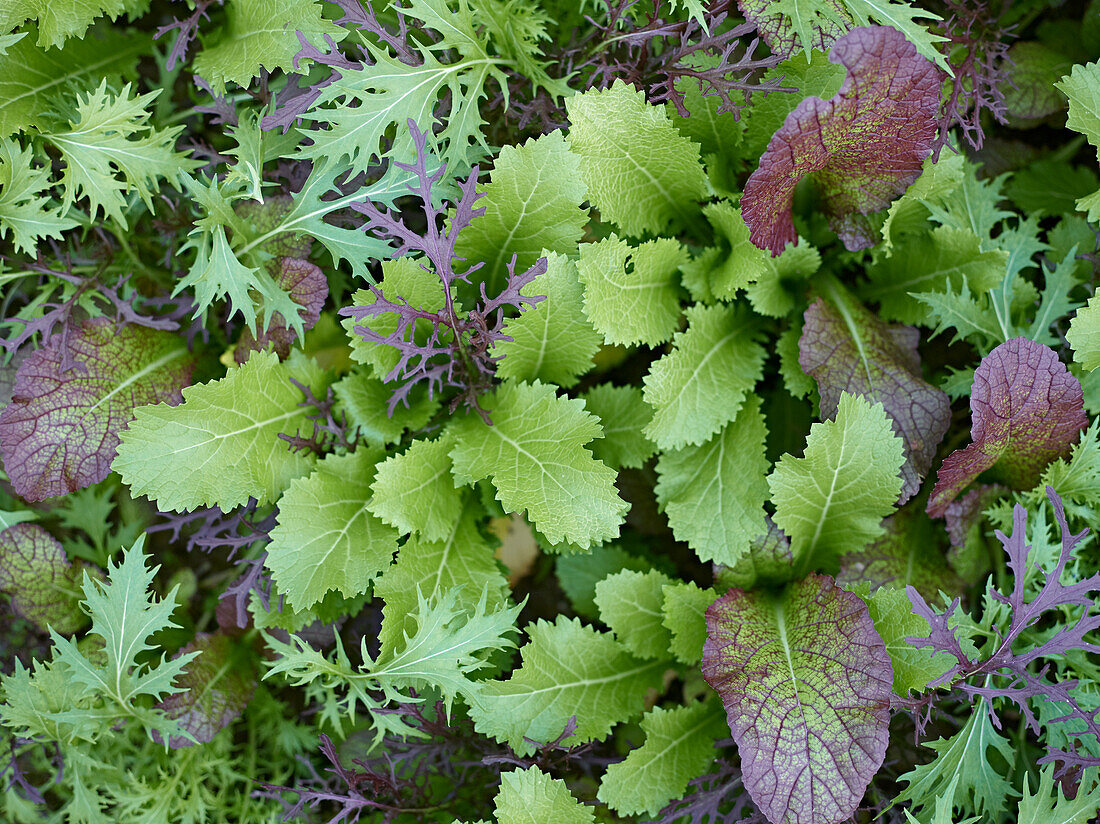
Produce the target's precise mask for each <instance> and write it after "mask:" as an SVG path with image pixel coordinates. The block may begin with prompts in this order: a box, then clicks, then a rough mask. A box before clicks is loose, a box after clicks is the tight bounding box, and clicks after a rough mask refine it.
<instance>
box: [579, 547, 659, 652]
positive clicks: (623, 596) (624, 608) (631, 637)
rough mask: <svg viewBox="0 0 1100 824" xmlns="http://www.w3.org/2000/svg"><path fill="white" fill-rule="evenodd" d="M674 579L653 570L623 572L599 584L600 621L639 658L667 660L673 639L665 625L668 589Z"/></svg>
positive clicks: (609, 576) (597, 585)
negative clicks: (665, 589) (664, 617)
mask: <svg viewBox="0 0 1100 824" xmlns="http://www.w3.org/2000/svg"><path fill="white" fill-rule="evenodd" d="M671 583H672V579H671V578H669V577H668V576H667V575H665V574H664V573H661V572H658V571H657V570H655V569H651V570H649V571H648V572H635V571H633V570H629V569H627V570H623V571H622V572H616V573H615V574H614V575H608V576H607V577H606V578H604V579H603V580H602V581H600V582H599V583H598V584H596V606H597V607H598V608H599V610H600V620H601V621H603V622H604V623H605V624H607V626H609V627H610V628H611V631H612V632H614V633H615V637H616V638H617V639H618V640H619V642H620V643H622V645H623V646H624V647H626V648H627V649H628V650H630V651H631V652H632V653H634V654H635V655H637V656H638V657H639V658H657V659H667V658H668V657H669V648H670V647H671V646H672V636H671V634H670V633H669V631H668V630H667V629H666V628H665V626H664V624H663V623H662V617H663V610H662V606H663V604H664V597H665V596H664V587H665V586H668V585H669V584H671Z"/></svg>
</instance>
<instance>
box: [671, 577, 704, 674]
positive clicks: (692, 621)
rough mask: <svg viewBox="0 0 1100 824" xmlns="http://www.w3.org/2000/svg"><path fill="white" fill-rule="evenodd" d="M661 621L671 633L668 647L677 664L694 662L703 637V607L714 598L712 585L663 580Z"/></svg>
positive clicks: (691, 664)
mask: <svg viewBox="0 0 1100 824" xmlns="http://www.w3.org/2000/svg"><path fill="white" fill-rule="evenodd" d="M663 594H664V602H663V604H662V608H663V610H664V617H663V618H662V619H661V623H663V624H664V625H665V629H667V630H668V631H669V632H671V633H672V643H671V644H669V651H670V652H671V653H672V654H673V655H674V656H676V660H677V661H679V662H680V663H681V664H688V665H689V666H694V665H695V664H698V663H699V659H700V658H701V657H702V655H703V644H704V642H705V641H706V640H707V620H706V610H707V607H709V606H710V605H711V604H713V603H714V602H715V600H717V598H718V593H716V592H715V591H714V590H713V589H699V587H698V586H696V585H695V584H694V583H692V582H690V581H686V582H683V581H677V582H676V583H674V584H666V585H665V587H664V589H663Z"/></svg>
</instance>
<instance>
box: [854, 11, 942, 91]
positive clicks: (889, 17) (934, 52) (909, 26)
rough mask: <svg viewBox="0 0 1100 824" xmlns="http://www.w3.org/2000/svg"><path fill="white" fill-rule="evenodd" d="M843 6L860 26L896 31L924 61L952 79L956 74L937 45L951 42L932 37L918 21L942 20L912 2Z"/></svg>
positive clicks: (940, 36) (935, 36)
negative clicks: (884, 27)
mask: <svg viewBox="0 0 1100 824" xmlns="http://www.w3.org/2000/svg"><path fill="white" fill-rule="evenodd" d="M843 3H844V6H845V7H846V8H847V9H848V11H850V12H851V13H852V17H853V18H854V19H855V21H856V24H857V25H860V26H869V25H871V22H872V21H874V22H875V23H877V24H878V25H880V26H892V27H894V28H895V29H897V30H898V31H900V32H901V33H902V34H904V35H905V38H906V39H907V40H908V41H909V42H910V43H912V44H913V45H914V46H916V47H917V51H918V52H919V53H920V54H921V55H922V56H923V57H924V58H926V59H927V60H930V61H932V62H933V63H935V64H936V65H937V66H939V67H940V68H941V69H943V70H944V71H945V72H947V73H948V74H949V75H950V74H953V72H952V71H951V67H950V66H949V65H948V63H947V58H946V57H945V56H944V53H943V52H942V51H941V50H940V49H939V48H937V46H936V44H937V43H946V42H948V38H946V37H944V36H943V35H940V34H933V33H932V32H930V31H929V30H928V27H927V26H924V25H921V24H920V23H918V22H917V18H921V19H924V20H941V19H942V18H941V17H940V16H939V15H937V14H933V13H932V12H930V11H927V10H926V9H923V8H921V7H920V6H918V5H916V4H915V3H911V2H909V0H843Z"/></svg>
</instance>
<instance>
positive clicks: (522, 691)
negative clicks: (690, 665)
mask: <svg viewBox="0 0 1100 824" xmlns="http://www.w3.org/2000/svg"><path fill="white" fill-rule="evenodd" d="M527 635H528V637H529V638H530V641H529V642H528V643H527V644H526V645H524V647H523V648H522V649H521V651H520V652H521V655H522V656H523V663H522V664H521V665H520V666H519V668H518V669H516V670H515V671H514V672H513V673H512V675H511V677H509V678H508V680H506V681H488V682H485V683H483V684H482V690H481V695H480V698H481V701H480V705H479V706H474V707H471V709H470V717H471V718H472V719H473V720H474V726H475V727H476V728H477V730H478V732H480V733H483V734H484V735H489V736H492V737H493V738H495V739H497V740H498V741H501V742H506V743H507V744H508V746H510V747H511V748H512V750H513V751H514V752H515V753H516V754H517V755H529V754H531V753H533V752H534V751H535V750H536V749H537V745H536V744H535V743H533V742H542V743H547V742H550V741H553V740H555V739H556V738H557V737H558V736H559V735H561V734H562V731H563V730H564V729H565V726H566V724H567V723H568V722H569V719H570V718H572V717H573V716H576V719H577V728H576V732H575V733H574V735H573V736H572V737H570V739H569V741H570V744H583V743H585V742H587V741H592V740H599V739H602V738H604V737H606V736H607V735H608V733H610V732H611V728H612V727H613V726H615V725H616V724H618V723H620V722H622V721H626V720H628V719H629V718H631V717H633V716H635V715H637V714H638V713H640V712H641V711H642V707H643V702H644V700H645V694H646V692H647V691H648V690H649V689H652V688H654V687H657V686H658V684H660V683H661V676H662V674H663V673H664V671H665V667H666V666H667V663H666V662H665V661H660V660H658V661H640V660H638V659H637V658H635V657H634V656H632V655H631V654H630V653H629V652H627V651H626V649H625V648H624V647H623V646H622V645H621V644H620V643H619V642H618V641H616V640H615V639H614V638H613V637H612V636H611V634H610V633H605V632H597V631H596V630H595V629H593V628H591V627H586V626H584V625H582V624H581V623H580V621H578V620H576V619H572V620H570V619H569V618H566V617H564V616H559V617H558V619H557V622H556V623H553V624H550V623H547V622H546V621H541V620H540V621H537V622H535V623H534V624H531V625H530V626H528V627H527Z"/></svg>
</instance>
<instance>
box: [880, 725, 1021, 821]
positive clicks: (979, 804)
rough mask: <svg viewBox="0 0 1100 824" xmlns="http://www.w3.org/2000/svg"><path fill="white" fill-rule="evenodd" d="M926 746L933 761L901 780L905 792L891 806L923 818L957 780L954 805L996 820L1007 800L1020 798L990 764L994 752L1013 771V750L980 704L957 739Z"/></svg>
mask: <svg viewBox="0 0 1100 824" xmlns="http://www.w3.org/2000/svg"><path fill="white" fill-rule="evenodd" d="M925 746H927V747H930V748H931V749H933V750H934V751H935V752H936V757H935V758H934V759H933V760H932V761H930V762H929V763H927V764H922V765H920V766H918V767H915V768H914V769H912V770H910V771H909V772H907V773H905V774H904V775H903V776H901V780H902V781H904V782H905V783H906V784H907V785H908V786H907V787H906V788H905V789H904V790H903V791H902V792H901V793H900V794H899V795H898V797H897V798H895V799H894V804H906V803H907V804H909V805H910V806H909V809H911V810H912V811H913V812H914V813H915V814H916V815H919V816H923V815H924V814H925V813H926V812H930V811H931V810H932V809H933V808H934V806H935V804H936V800H937V798H938V797H939V796H941V795H943V794H944V792H945V789H946V788H948V787H950V786H951V785H952V783H953V782H955V781H956V780H957V782H958V783H957V784H955V792H954V795H953V797H952V805H953V806H955V807H959V808H961V809H963V810H965V811H967V812H973V813H978V814H981V815H985V816H987V817H990V818H994V819H995V818H997V817H999V816H1000V814H1001V813H1002V812H1003V811H1004V809H1005V805H1006V803H1007V802H1008V800H1009V798H1011V797H1012V796H1015V795H1019V794H1020V793H1019V792H1017V790H1016V789H1015V788H1014V787H1013V786H1012V784H1010V783H1009V782H1008V781H1007V780H1006V779H1005V777H1004V774H1003V773H1002V772H1001V771H999V770H998V769H996V768H995V767H994V766H993V763H992V761H991V760H990V752H989V751H990V749H992V750H994V751H995V752H996V753H998V754H999V755H1000V758H1001V759H1002V760H1003V762H1004V764H1005V765H1006V766H1007V767H1008V768H1011V766H1012V765H1013V764H1015V763H1016V750H1015V748H1014V747H1013V746H1012V742H1011V741H1009V740H1008V739H1007V738H1004V737H1002V736H1000V735H998V734H997V731H996V730H995V729H994V728H993V723H992V721H991V720H990V716H989V713H988V712H987V711H986V707H985V706H984V704H982V705H980V706H978V707H975V708H974V711H973V712H971V713H969V715H968V716H967V719H966V723H965V725H964V726H963V728H962V729H961V730H959V731H958V732H957V733H956V734H955V735H953V736H951V737H950V738H940V739H937V740H936V741H932V742H929V743H927V744H925Z"/></svg>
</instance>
